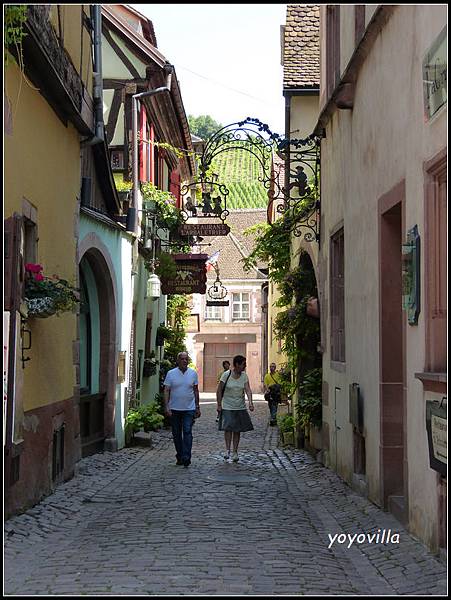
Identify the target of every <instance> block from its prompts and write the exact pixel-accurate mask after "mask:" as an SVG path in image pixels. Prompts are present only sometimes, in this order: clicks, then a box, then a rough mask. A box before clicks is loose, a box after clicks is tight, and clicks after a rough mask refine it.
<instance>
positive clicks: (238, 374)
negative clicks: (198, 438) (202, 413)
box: [216, 355, 254, 462]
mask: <svg viewBox="0 0 451 600" xmlns="http://www.w3.org/2000/svg"><path fill="white" fill-rule="evenodd" d="M245 368H246V357H245V356H241V355H238V356H235V357H234V359H233V369H230V370H229V371H224V373H223V374H222V375H221V379H220V380H219V384H218V389H217V390H216V401H217V405H218V412H219V425H218V429H219V431H223V432H224V440H225V446H226V450H225V453H224V459H225V460H228V459H229V458H230V446H231V445H232V461H233V462H238V445H239V443H240V435H241V432H242V431H252V430H253V429H254V426H253V425H252V421H251V418H250V416H249V413H248V412H247V410H246V403H245V399H244V393H245V392H246V395H247V399H248V400H249V410H250V411H253V410H254V404H253V402H252V390H251V388H250V385H249V378H248V376H247V374H246V373H245V372H244V370H245Z"/></svg>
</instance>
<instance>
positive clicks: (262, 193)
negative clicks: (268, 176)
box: [211, 148, 268, 209]
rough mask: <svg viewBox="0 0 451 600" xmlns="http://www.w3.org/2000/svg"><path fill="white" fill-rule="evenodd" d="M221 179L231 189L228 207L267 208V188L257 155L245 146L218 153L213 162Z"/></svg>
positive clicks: (213, 166) (214, 169) (212, 165)
mask: <svg viewBox="0 0 451 600" xmlns="http://www.w3.org/2000/svg"><path fill="white" fill-rule="evenodd" d="M211 168H212V170H213V171H214V172H215V173H217V174H218V176H219V178H218V179H219V181H220V182H221V183H223V184H224V185H225V186H226V187H227V189H228V190H229V195H228V196H227V208H228V209H231V208H232V209H233V208H266V206H267V205H268V193H267V189H266V188H265V186H264V185H263V183H262V182H261V181H259V178H262V175H263V173H262V167H261V165H260V162H259V161H258V159H257V157H256V156H254V155H253V154H252V153H251V152H249V151H248V150H245V149H244V148H233V149H231V150H227V151H225V152H222V153H221V154H218V155H217V156H216V157H215V158H214V159H213V160H212V162H211Z"/></svg>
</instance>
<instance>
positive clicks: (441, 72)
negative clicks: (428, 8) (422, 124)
mask: <svg viewBox="0 0 451 600" xmlns="http://www.w3.org/2000/svg"><path fill="white" fill-rule="evenodd" d="M446 41H447V32H446V26H445V27H444V28H443V29H442V31H441V32H440V33H439V35H438V37H437V39H436V40H435V41H434V43H433V44H432V46H431V47H430V48H429V50H428V52H427V53H426V56H425V57H424V59H423V88H424V112H425V119H426V121H428V120H429V119H430V118H431V117H432V116H433V115H434V114H435V113H436V112H437V111H438V109H439V108H440V107H442V106H443V105H444V104H446V98H447V74H446V71H447V47H446V45H447V44H446Z"/></svg>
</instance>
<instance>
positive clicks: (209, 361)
mask: <svg viewBox="0 0 451 600" xmlns="http://www.w3.org/2000/svg"><path fill="white" fill-rule="evenodd" d="M237 354H241V355H242V356H246V344H205V345H204V392H216V388H217V387H218V375H219V372H220V371H222V361H223V360H228V361H230V365H231V366H233V365H232V360H233V357H234V356H236V355H237Z"/></svg>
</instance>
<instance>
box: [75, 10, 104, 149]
mask: <svg viewBox="0 0 451 600" xmlns="http://www.w3.org/2000/svg"><path fill="white" fill-rule="evenodd" d="M92 20H93V29H94V72H93V78H94V85H93V92H92V95H93V100H94V135H93V136H92V137H91V138H88V139H86V140H82V142H81V143H82V144H83V145H85V146H94V145H95V144H100V143H102V142H104V141H105V136H104V123H103V78H102V9H101V5H100V4H94V5H93V6H92Z"/></svg>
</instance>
